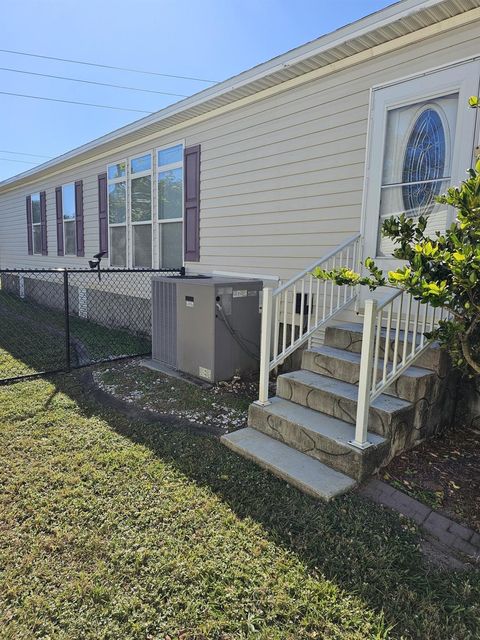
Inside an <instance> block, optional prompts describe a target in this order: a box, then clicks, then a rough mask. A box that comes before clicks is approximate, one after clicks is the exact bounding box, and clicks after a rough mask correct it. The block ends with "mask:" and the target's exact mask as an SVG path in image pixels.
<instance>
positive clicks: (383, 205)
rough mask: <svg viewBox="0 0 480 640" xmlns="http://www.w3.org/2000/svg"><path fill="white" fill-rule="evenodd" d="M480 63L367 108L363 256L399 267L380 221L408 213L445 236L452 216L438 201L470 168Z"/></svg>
mask: <svg viewBox="0 0 480 640" xmlns="http://www.w3.org/2000/svg"><path fill="white" fill-rule="evenodd" d="M479 80H480V61H479V60H475V61H469V62H463V63H459V64H456V65H452V66H449V67H448V68H444V69H441V70H437V71H432V72H428V73H425V74H422V75H421V76H416V77H414V78H410V79H406V80H403V81H401V82H397V83H395V84H392V85H389V86H386V87H382V88H378V89H374V90H373V91H372V98H371V108H370V118H371V119H370V136H369V144H368V158H367V169H366V171H367V177H366V181H365V189H366V191H365V198H364V212H363V235H364V251H363V257H364V259H365V258H366V257H372V258H375V260H376V262H377V264H378V266H379V267H381V268H382V269H384V270H389V269H393V268H396V267H398V264H399V261H398V260H395V259H394V258H392V255H391V254H392V249H393V244H392V243H391V241H390V240H387V239H385V238H382V235H381V233H380V228H381V225H382V222H383V221H384V220H385V219H386V218H389V217H390V216H392V215H396V214H400V213H402V212H405V213H406V214H407V215H408V216H409V217H413V218H415V217H418V216H420V215H424V216H427V217H428V225H427V233H429V234H432V235H433V233H434V232H435V231H437V230H438V231H444V230H445V229H446V228H447V227H448V226H449V225H450V224H451V222H452V217H453V212H452V211H450V210H448V208H447V207H445V206H443V205H439V204H437V203H436V202H435V197H436V196H437V195H440V194H441V193H443V192H445V191H446V189H447V187H449V186H450V185H455V184H458V183H460V182H461V180H462V179H464V178H465V176H466V171H467V169H468V168H469V167H471V166H472V159H473V156H474V153H473V151H474V148H475V139H474V138H475V122H476V115H477V110H475V109H471V108H470V107H469V106H468V98H469V97H470V96H471V95H478V91H479Z"/></svg>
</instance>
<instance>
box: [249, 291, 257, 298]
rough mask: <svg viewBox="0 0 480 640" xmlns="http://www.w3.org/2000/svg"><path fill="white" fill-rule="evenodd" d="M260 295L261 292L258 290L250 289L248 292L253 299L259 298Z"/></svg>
mask: <svg viewBox="0 0 480 640" xmlns="http://www.w3.org/2000/svg"><path fill="white" fill-rule="evenodd" d="M258 293H259V292H258V291H257V290H256V289H250V291H249V292H248V296H249V297H252V298H253V297H255V296H258Z"/></svg>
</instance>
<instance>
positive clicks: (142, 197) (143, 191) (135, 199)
mask: <svg viewBox="0 0 480 640" xmlns="http://www.w3.org/2000/svg"><path fill="white" fill-rule="evenodd" d="M131 189H132V196H131V197H132V222H143V221H147V220H151V219H152V178H151V176H142V177H141V178H133V179H132V181H131Z"/></svg>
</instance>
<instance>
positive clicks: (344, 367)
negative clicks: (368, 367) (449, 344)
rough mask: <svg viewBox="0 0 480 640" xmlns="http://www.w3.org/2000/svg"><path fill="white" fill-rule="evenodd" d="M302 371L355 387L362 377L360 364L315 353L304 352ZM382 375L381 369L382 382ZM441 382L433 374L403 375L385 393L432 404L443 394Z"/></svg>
mask: <svg viewBox="0 0 480 640" xmlns="http://www.w3.org/2000/svg"><path fill="white" fill-rule="evenodd" d="M302 369H307V370H308V371H312V372H313V373H320V374H321V375H324V376H328V377H329V378H335V379H336V380H343V381H344V382H349V383H350V384H355V385H356V384H358V380H359V377H360V363H357V362H350V361H348V360H342V359H340V358H336V357H335V356H333V355H327V354H324V353H317V352H315V351H305V352H304V354H303V359H302ZM382 375H383V370H381V369H380V368H379V369H378V373H377V380H381V377H382ZM441 382H442V381H441V380H440V379H439V378H438V376H437V375H436V374H435V373H433V372H432V374H431V375H425V376H421V377H420V376H419V377H416V376H407V375H402V376H400V377H399V378H398V379H397V380H396V381H395V382H394V383H393V384H392V385H391V386H390V387H388V389H386V390H385V391H384V393H386V394H389V395H392V396H395V397H397V398H402V400H408V401H409V402H416V401H418V400H421V399H422V398H429V399H430V401H431V402H432V401H436V400H437V399H438V398H439V397H440V395H441V393H442V392H443V385H442V384H441Z"/></svg>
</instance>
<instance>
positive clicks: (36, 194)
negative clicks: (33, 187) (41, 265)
mask: <svg viewBox="0 0 480 640" xmlns="http://www.w3.org/2000/svg"><path fill="white" fill-rule="evenodd" d="M34 196H38V203H39V206H40V222H34V221H33V197H34ZM30 203H31V208H32V253H33V255H34V256H41V255H42V244H43V238H42V204H41V203H42V200H41V198H40V191H36V192H35V193H31V194H30ZM62 213H63V212H62ZM35 227H40V251H35Z"/></svg>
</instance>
